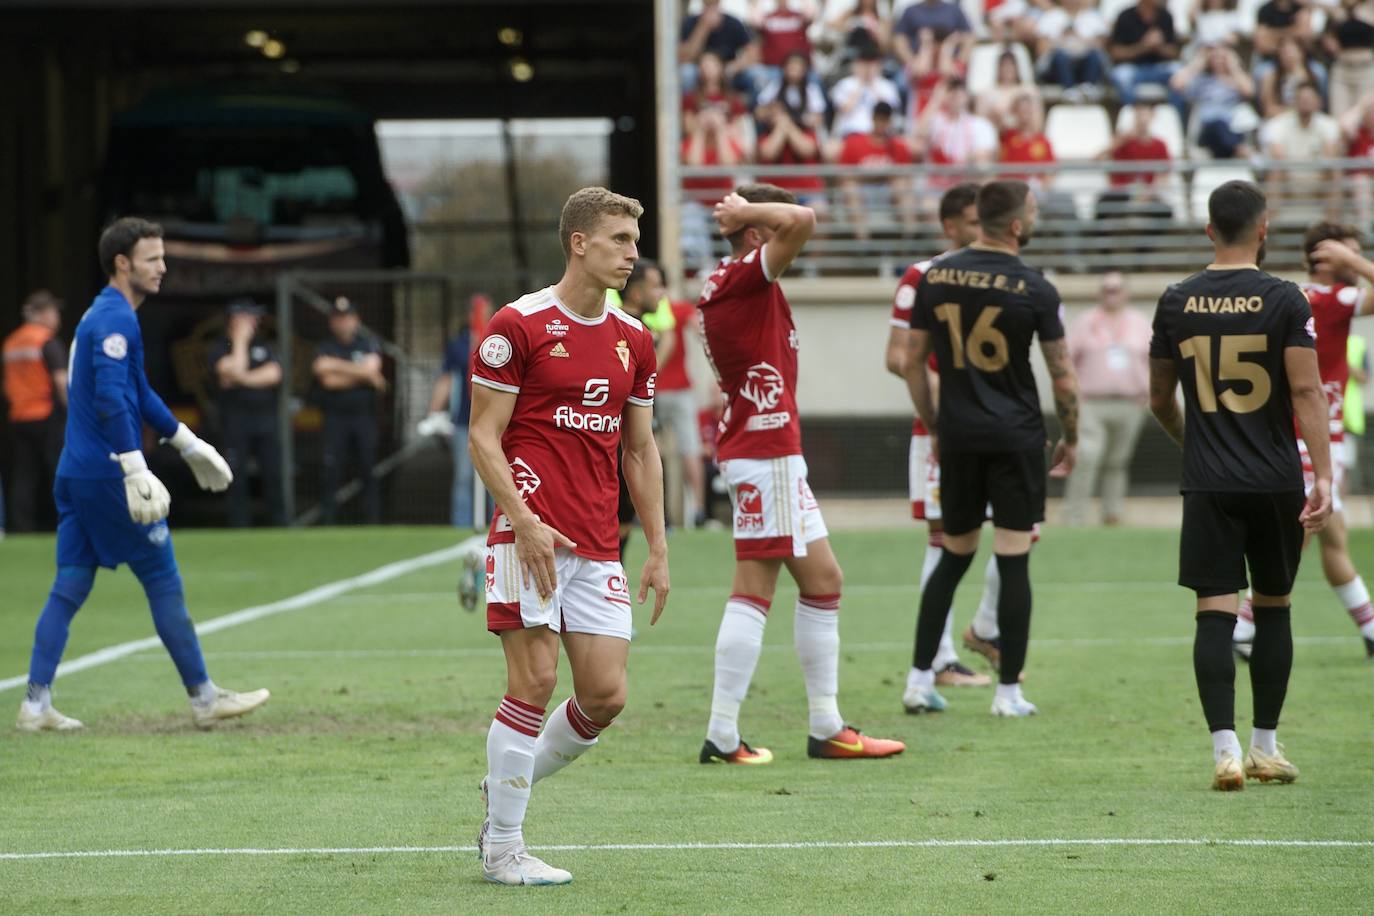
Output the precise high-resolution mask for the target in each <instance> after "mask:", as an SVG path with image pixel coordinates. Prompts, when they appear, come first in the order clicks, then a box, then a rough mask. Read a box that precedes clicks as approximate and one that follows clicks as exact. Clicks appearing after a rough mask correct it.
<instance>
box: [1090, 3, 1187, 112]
mask: <svg viewBox="0 0 1374 916" xmlns="http://www.w3.org/2000/svg"><path fill="white" fill-rule="evenodd" d="M1108 53H1109V54H1110V55H1111V59H1112V71H1111V77H1112V83H1113V84H1114V85H1115V86H1116V91H1117V94H1119V95H1120V96H1121V102H1122V104H1124V105H1132V104H1134V103H1135V100H1136V93H1137V90H1138V89H1139V87H1141V86H1143V85H1155V86H1166V87H1167V86H1168V85H1169V80H1170V79H1171V78H1172V77H1173V75H1174V73H1175V72H1176V71H1177V70H1178V67H1179V63H1178V54H1179V45H1178V36H1177V35H1176V34H1175V33H1174V17H1173V15H1171V14H1170V12H1169V9H1168V7H1166V6H1165V5H1164V4H1163V2H1162V0H1139V3H1137V4H1136V5H1135V6H1132V7H1127V8H1126V9H1124V10H1122V11H1121V15H1119V16H1117V17H1116V24H1115V25H1113V26H1112V37H1111V42H1110V43H1109V45H1108ZM1169 101H1170V102H1171V103H1172V104H1173V106H1174V107H1175V108H1177V109H1178V113H1179V116H1180V117H1186V116H1187V113H1188V112H1187V107H1186V105H1185V103H1184V101H1183V98H1182V97H1181V96H1179V95H1178V93H1177V92H1173V91H1170V93H1169Z"/></svg>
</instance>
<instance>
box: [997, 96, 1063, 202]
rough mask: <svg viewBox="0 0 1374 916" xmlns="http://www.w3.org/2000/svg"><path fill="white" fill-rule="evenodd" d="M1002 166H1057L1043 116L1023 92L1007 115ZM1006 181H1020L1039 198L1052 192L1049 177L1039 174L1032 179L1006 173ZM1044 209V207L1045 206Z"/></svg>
mask: <svg viewBox="0 0 1374 916" xmlns="http://www.w3.org/2000/svg"><path fill="white" fill-rule="evenodd" d="M1000 140H1001V153H1000V156H999V159H1000V160H1001V161H1002V162H1028V163H1032V164H1036V165H1049V164H1052V163H1053V162H1054V147H1053V146H1052V145H1051V144H1050V140H1049V137H1046V136H1045V131H1044V115H1043V114H1042V112H1041V111H1040V107H1039V106H1038V105H1037V104H1036V97H1035V96H1034V95H1033V94H1032V93H1030V92H1026V91H1023V92H1022V93H1021V94H1020V95H1018V96H1016V98H1015V100H1014V101H1013V102H1012V104H1011V111H1010V112H1009V113H1008V126H1007V127H1006V129H1004V130H1003V131H1002V134H1001V137H1000ZM1001 177H1002V178H1003V179H1018V180H1020V181H1024V182H1026V184H1028V185H1030V186H1031V190H1033V191H1034V192H1035V194H1036V196H1037V197H1042V198H1043V197H1044V196H1045V195H1046V192H1047V191H1048V190H1049V184H1050V183H1049V177H1050V176H1049V175H1047V174H1046V173H1044V172H1037V173H1035V174H1033V175H1029V174H1028V175H1013V174H1010V173H1005V172H1004V173H1003V174H1002V176H1001ZM1042 209H1043V205H1042Z"/></svg>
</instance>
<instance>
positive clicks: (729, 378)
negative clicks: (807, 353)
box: [697, 245, 801, 461]
mask: <svg viewBox="0 0 1374 916" xmlns="http://www.w3.org/2000/svg"><path fill="white" fill-rule="evenodd" d="M766 247H767V246H766V245H765V246H761V247H759V248H756V249H754V250H753V251H751V252H749V253H748V254H746V255H745V256H744V257H742V258H739V259H735V258H723V259H722V260H721V262H720V264H719V265H718V266H717V267H716V269H715V270H714V271H712V272H711V276H710V277H708V278H707V280H706V284H705V285H704V286H703V287H702V288H701V300H700V301H699V302H698V303H697V309H698V310H699V311H700V313H701V324H702V331H703V332H704V334H705V338H706V355H707V356H708V357H709V358H710V360H711V365H712V366H714V367H715V371H716V379H717V380H718V381H719V382H720V387H721V390H722V391H723V392H725V398H726V401H725V415H724V416H722V417H721V420H720V442H719V444H718V446H717V457H718V458H719V459H720V460H722V461H723V460H725V459H728V458H781V457H783V456H785V455H800V454H801V419H800V417H798V416H797V346H798V343H797V328H796V325H794V324H793V323H792V307H791V306H789V305H788V304H787V297H786V296H784V295H783V293H782V287H781V286H779V285H778V284H777V283H775V282H774V281H773V280H772V279H771V278H770V277H769V276H768V274H767V269H766V268H765V266H764V259H763V252H764V249H765V248H766Z"/></svg>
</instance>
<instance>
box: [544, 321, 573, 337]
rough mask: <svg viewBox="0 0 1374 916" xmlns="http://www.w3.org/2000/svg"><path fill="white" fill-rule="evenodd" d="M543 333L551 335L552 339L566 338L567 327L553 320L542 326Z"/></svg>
mask: <svg viewBox="0 0 1374 916" xmlns="http://www.w3.org/2000/svg"><path fill="white" fill-rule="evenodd" d="M544 332H545V333H547V334H552V335H553V336H554V337H567V336H568V326H567V325H566V324H564V323H563V322H562V321H561V320H559V319H557V318H555V319H553V320H552V321H550V322H549V323H548V324H546V325H544Z"/></svg>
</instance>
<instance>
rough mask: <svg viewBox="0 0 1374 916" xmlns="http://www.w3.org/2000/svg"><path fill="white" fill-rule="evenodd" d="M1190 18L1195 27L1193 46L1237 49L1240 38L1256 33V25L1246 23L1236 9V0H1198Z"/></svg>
mask: <svg viewBox="0 0 1374 916" xmlns="http://www.w3.org/2000/svg"><path fill="white" fill-rule="evenodd" d="M1188 18H1189V19H1190V21H1191V22H1192V26H1193V44H1194V45H1197V46H1202V45H1229V46H1231V47H1235V46H1236V45H1237V44H1239V42H1240V38H1241V37H1242V36H1244V35H1249V34H1250V33H1251V32H1252V31H1254V25H1255V24H1254V23H1253V22H1246V21H1245V17H1244V16H1242V15H1241V13H1240V11H1239V10H1238V9H1236V0H1197V3H1195V4H1194V5H1193V9H1192V11H1191V12H1190V13H1189V16H1188Z"/></svg>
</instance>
